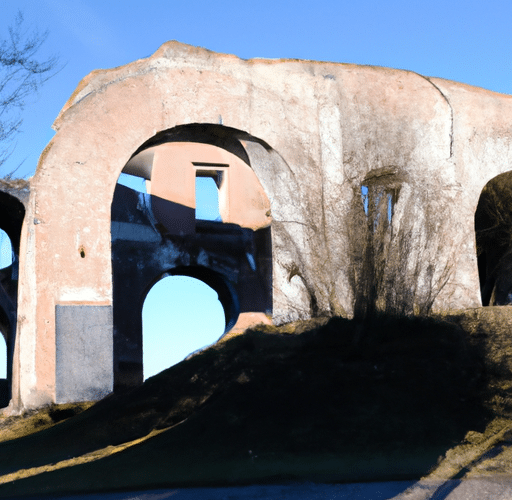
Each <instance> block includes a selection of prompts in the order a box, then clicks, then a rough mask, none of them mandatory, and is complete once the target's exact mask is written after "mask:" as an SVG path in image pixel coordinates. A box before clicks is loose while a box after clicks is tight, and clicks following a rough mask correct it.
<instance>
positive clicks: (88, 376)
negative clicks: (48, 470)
mask: <svg viewBox="0 0 512 500" xmlns="http://www.w3.org/2000/svg"><path fill="white" fill-rule="evenodd" d="M54 128H55V130H56V135H55V136H54V138H53V139H52V141H51V142H50V143H49V144H48V146H47V147H46V149H45V150H44V151H43V152H42V154H41V157H40V160H39V164H38V166H37V171H36V173H35V175H34V177H33V178H32V179H31V180H30V193H29V194H28V193H26V195H27V196H25V198H23V196H17V195H16V193H14V194H13V193H10V192H8V190H3V191H2V192H1V193H0V204H2V207H3V211H2V214H3V215H2V217H1V219H0V222H1V224H0V227H1V228H3V229H4V230H5V231H6V232H7V233H8V235H9V237H10V239H11V242H12V244H13V251H14V254H15V259H14V261H13V264H12V266H10V267H9V268H6V269H3V270H2V271H1V273H2V275H1V280H2V290H1V292H2V295H1V297H0V328H1V330H2V333H3V334H4V337H5V338H6V343H7V346H8V349H7V351H8V380H9V384H10V386H11V388H12V390H11V397H12V404H13V406H14V407H17V408H20V407H36V406H39V405H42V404H45V403H48V402H52V401H53V402H66V401H78V400H91V399H92V400H94V399H99V398H101V397H103V396H104V395H106V394H108V393H110V392H112V391H113V390H114V389H116V390H123V388H126V387H131V386H134V385H137V384H140V383H141V382H142V345H141V343H142V341H141V337H142V326H141V311H142V303H143V301H144V297H145V296H146V294H147V293H148V290H149V289H150V288H151V287H152V285H153V284H154V283H156V282H157V281H158V280H159V279H160V278H162V276H167V275H185V276H192V277H195V278H198V279H200V280H202V281H204V282H205V283H206V284H208V285H209V286H211V287H212V288H213V289H214V290H215V291H216V292H217V293H218V295H219V300H220V302H221V303H222V306H223V308H224V312H225V319H226V331H228V330H229V329H231V328H232V327H233V326H234V325H236V324H237V322H238V323H239V324H241V323H243V324H245V325H247V324H251V323H257V322H259V321H262V320H263V321H265V320H267V321H268V320H269V319H271V320H272V321H273V322H274V323H276V324H279V323H283V322H286V321H290V320H295V319H299V318H309V317H312V316H318V315H323V314H329V315H344V316H348V317H351V316H353V315H354V314H365V312H367V311H368V310H377V311H383V312H388V313H393V314H408V315H409V314H429V313H432V312H434V313H435V312H444V311H450V310H459V309H467V308H478V307H481V306H482V305H484V306H485V305H489V304H491V305H492V304H504V303H507V300H508V294H509V291H510V290H509V287H508V281H507V280H506V279H505V278H504V276H506V270H508V267H509V263H510V266H511V267H512V260H511V259H510V257H509V256H508V255H509V253H508V252H509V247H510V245H509V242H508V240H507V238H508V236H507V234H508V233H507V231H506V230H504V229H503V227H505V226H506V224H505V226H503V224H502V226H500V227H501V233H500V235H499V237H498V236H496V234H497V233H496V231H494V233H493V228H494V229H496V224H495V222H496V219H493V216H492V214H493V213H498V212H499V207H498V208H496V207H495V206H494V205H493V203H494V201H493V200H495V198H498V199H499V198H500V196H501V195H500V194H499V192H500V191H499V189H502V188H503V186H505V188H506V186H507V185H508V184H507V182H509V180H510V182H512V179H509V177H508V174H507V172H509V171H510V170H512V168H511V167H512V97H510V96H507V95H500V94H496V93H493V92H490V91H487V90H483V89H479V88H474V87H470V86H468V85H463V84H459V83H455V82H451V81H447V80H443V79H439V78H426V77H423V76H421V75H418V74H416V73H414V72H410V71H399V70H394V69H387V68H380V67H371V66H356V65H352V64H334V63H322V62H313V61H297V60H263V59H254V60H242V59H239V58H237V57H235V56H231V55H224V54H215V53H213V52H210V51H208V50H205V49H202V48H196V47H191V46H186V45H183V44H180V43H177V42H169V43H166V44H165V45H163V46H162V47H161V48H160V49H159V50H158V51H157V52H156V53H155V54H154V55H153V56H151V57H150V58H148V59H143V60H139V61H135V62H133V63H131V64H129V65H127V66H123V67H119V68H115V69H111V70H105V71H95V72H93V73H91V74H90V75H88V76H87V77H85V78H84V79H83V80H82V82H81V83H80V84H79V86H78V88H77V89H76V91H75V92H74V93H73V95H72V96H71V97H70V99H69V101H68V102H67V103H66V104H65V105H64V107H63V109H62V111H61V113H60V115H59V116H58V117H57V119H56V121H55V124H54ZM122 172H124V173H125V174H129V175H133V176H137V177H140V178H143V179H145V180H146V181H147V183H146V184H147V194H143V193H138V192H136V191H134V190H132V189H130V188H128V187H126V186H122V185H120V184H118V178H119V176H120V174H121V173H122ZM499 176H501V177H499ZM198 177H208V178H211V179H213V181H214V182H215V184H216V186H217V188H218V195H219V210H220V216H221V217H220V218H221V219H222V220H217V221H205V220H200V219H198V218H196V211H195V209H196V200H195V194H194V193H195V191H194V185H195V182H196V179H197V178H198ZM493 179H494V180H493ZM496 179H497V180H496ZM490 181H492V182H491V184H488V183H489V182H490ZM493 183H494V184H493ZM486 185H487V187H486ZM511 185H512V184H511ZM489 186H491V187H492V186H495V187H496V186H498V188H499V189H498V188H496V189H494V188H492V189H491V188H490V187H489ZM503 189H504V188H503ZM486 193H487V194H486ZM489 193H491V194H490V195H489ZM496 193H498V194H497V195H496ZM18 194H19V193H18ZM503 196H504V195H503ZM479 202H480V204H479ZM477 207H480V208H479V210H478V211H477ZM493 207H494V208H493ZM493 210H494V212H493ZM477 212H478V214H477V215H478V216H477V217H475V214H476V213H477ZM475 224H476V226H475ZM477 233H478V234H480V235H482V237H481V238H480V240H479V241H480V242H479V244H478V250H477V236H476V234H477ZM495 233H496V234H495ZM493 234H494V236H493ZM16 287H17V288H16ZM16 290H17V293H16Z"/></svg>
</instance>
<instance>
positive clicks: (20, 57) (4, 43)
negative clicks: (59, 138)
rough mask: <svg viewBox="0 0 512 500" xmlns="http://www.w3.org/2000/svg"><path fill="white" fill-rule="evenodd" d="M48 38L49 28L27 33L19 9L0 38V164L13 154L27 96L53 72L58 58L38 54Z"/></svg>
mask: <svg viewBox="0 0 512 500" xmlns="http://www.w3.org/2000/svg"><path fill="white" fill-rule="evenodd" d="M47 37H48V31H45V32H44V33H40V32H39V31H37V30H34V31H30V32H29V31H28V30H27V29H26V28H25V25H24V19H23V14H22V13H21V12H20V11H18V13H17V14H16V17H15V19H14V22H13V24H12V25H11V26H10V27H9V29H8V36H7V37H6V38H5V39H4V40H0V166H2V165H3V163H5V161H6V160H7V158H8V157H9V155H10V154H11V153H12V150H13V139H14V136H15V135H16V133H17V132H18V131H19V130H20V127H21V124H22V121H23V119H22V118H21V112H22V111H23V109H24V106H25V103H26V100H27V98H28V97H29V96H31V95H33V94H35V93H36V92H37V91H38V90H39V88H40V87H41V86H42V85H43V84H44V83H45V82H46V81H47V80H48V79H49V78H51V77H52V76H54V74H55V73H56V67H57V63H58V59H57V57H55V56H52V57H49V58H47V59H43V60H39V59H38V57H37V55H38V52H39V50H40V49H41V46H42V45H43V44H44V42H45V41H46V39H47ZM9 175H12V172H11V174H9ZM9 175H8V176H9Z"/></svg>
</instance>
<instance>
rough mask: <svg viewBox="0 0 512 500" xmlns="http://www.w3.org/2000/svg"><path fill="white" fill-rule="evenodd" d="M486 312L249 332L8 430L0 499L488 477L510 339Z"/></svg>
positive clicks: (508, 427) (504, 322)
mask: <svg viewBox="0 0 512 500" xmlns="http://www.w3.org/2000/svg"><path fill="white" fill-rule="evenodd" d="M487 309H488V310H487V311H486V312H481V311H482V310H479V311H480V312H475V313H474V314H473V315H471V313H466V314H464V315H461V316H459V317H452V318H451V319H450V321H444V320H440V319H419V318H412V319H407V318H402V319H400V318H398V319H397V318H389V317H376V318H373V319H371V320H367V321H364V322H362V321H355V320H346V319H342V318H331V319H327V318H319V319H316V320H311V321H309V322H297V323H293V324H289V325H284V326H283V327H279V328H277V327H268V326H262V327H260V328H255V329H252V330H248V331H246V332H245V333H244V334H243V335H239V336H235V337H232V338H228V339H227V340H223V341H220V342H218V343H217V344H215V345H213V346H211V347H209V348H208V349H205V350H203V351H201V352H199V353H197V354H195V355H193V356H191V357H189V358H188V359H187V360H185V361H183V362H181V363H179V364H177V365H175V366H173V367H171V368H169V369H168V370H165V371H164V372H162V373H160V374H159V375H157V376H155V377H152V378H150V379H148V380H147V381H146V382H145V383H144V384H143V385H142V386H141V387H139V388H137V389H134V390H132V391H130V392H128V393H126V394H119V395H118V394H115V395H110V396H109V397H107V398H105V399H103V400H102V401H100V402H98V403H96V404H94V405H91V404H82V405H60V406H52V407H48V408H45V409H43V410H41V411H39V412H33V413H31V414H27V415H25V416H22V417H16V418H15V417H10V418H6V419H4V421H3V422H1V421H0V441H2V442H0V496H3V497H6V496H13V495H29V494H39V495H41V494H45V493H47V494H50V493H73V492H86V491H89V492H92V491H101V490H122V489H144V488H158V487H162V486H171V485H173V486H178V485H181V486H190V485H194V486H199V485H201V486H204V485H226V484H244V483H251V482H252V483H254V482H276V481H279V482H283V481H294V480H299V481H303V480H311V481H328V482H332V481H351V482H352V481H370V480H371V481H375V480H388V479H405V478H420V477H422V476H425V475H427V474H429V473H430V474H431V475H432V474H433V475H436V474H437V476H436V477H438V478H446V479H447V478H449V477H459V476H460V475H461V474H469V473H475V472H474V471H475V470H476V469H475V467H474V466H475V464H478V466H479V467H480V469H481V470H483V471H484V473H485V470H487V473H490V471H491V470H494V471H496V463H497V462H496V456H494V457H490V458H492V459H493V460H494V462H493V464H494V465H492V464H491V465H489V466H488V467H487V469H486V468H485V464H484V462H485V460H484V459H487V458H489V457H488V452H489V450H491V449H496V447H497V446H501V447H502V449H503V450H502V451H506V450H505V449H506V448H507V445H506V443H508V441H507V440H508V438H509V436H512V420H509V419H508V416H509V415H510V414H511V413H510V412H511V411H512V400H511V399H509V396H508V392H509V388H510V387H512V370H511V369H510V367H509V365H508V359H509V356H508V354H510V351H511V346H512V340H508V337H509V335H508V332H509V330H510V329H509V327H510V325H509V324H508V321H509V320H508V317H507V314H506V312H507V311H508V310H505V309H504V308H487ZM507 449H508V448H507ZM486 453H487V455H486ZM495 455H496V454H495ZM502 462H503V460H502ZM507 466H508V462H506V463H505V462H503V463H502V465H501V468H502V470H506V467H507ZM492 467H494V469H493V468H492ZM480 469H479V470H480Z"/></svg>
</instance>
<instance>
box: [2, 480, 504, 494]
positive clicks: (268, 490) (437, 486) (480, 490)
mask: <svg viewBox="0 0 512 500" xmlns="http://www.w3.org/2000/svg"><path fill="white" fill-rule="evenodd" d="M238 499H241V500H268V499H271V500H292V499H293V500H349V499H350V500H512V475H511V476H510V477H502V478H486V479H465V480H452V481H448V482H446V483H426V482H414V481H389V482H382V483H353V484H315V483H304V484H297V483H294V484H290V485H255V486H241V487H238V486H233V487H226V488H171V489H167V490H152V491H134V492H123V493H98V494H92V495H69V496H38V497H23V500H238ZM6 500H7V499H6ZM9 500H10V499H9ZM13 500H14V499H13ZM16 500H21V499H20V498H19V497H18V498H17V499H16Z"/></svg>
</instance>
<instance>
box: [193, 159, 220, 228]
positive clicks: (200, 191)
mask: <svg viewBox="0 0 512 500" xmlns="http://www.w3.org/2000/svg"><path fill="white" fill-rule="evenodd" d="M194 165H195V166H196V167H197V166H198V164H196V163H194ZM205 166H206V165H205ZM208 166H210V167H211V165H208ZM216 167H217V165H216ZM223 180H224V172H223V170H217V169H215V170H212V169H208V170H206V169H204V168H201V169H197V170H196V186H195V189H196V220H209V221H217V222H222V217H221V215H220V209H219V189H220V188H221V186H222V182H223Z"/></svg>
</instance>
